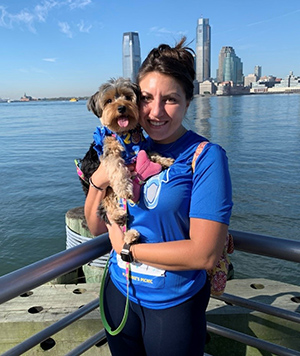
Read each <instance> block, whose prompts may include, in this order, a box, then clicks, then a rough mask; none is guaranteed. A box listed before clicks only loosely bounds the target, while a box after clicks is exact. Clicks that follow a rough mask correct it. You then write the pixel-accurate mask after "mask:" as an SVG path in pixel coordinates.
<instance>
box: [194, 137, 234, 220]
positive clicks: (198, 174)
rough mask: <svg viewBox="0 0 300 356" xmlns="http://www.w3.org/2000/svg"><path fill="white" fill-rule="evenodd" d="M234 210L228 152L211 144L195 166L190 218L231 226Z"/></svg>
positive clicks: (206, 147) (204, 150)
mask: <svg viewBox="0 0 300 356" xmlns="http://www.w3.org/2000/svg"><path fill="white" fill-rule="evenodd" d="M232 206H233V203H232V187H231V179H230V174H229V168H228V159H227V156H226V152H225V151H224V149H223V148H222V147H220V146H219V145H216V144H212V143H208V144H207V145H206V146H205V147H204V149H203V151H202V153H201V154H200V155H199V157H198V158H197V161H196V165H195V172H194V174H193V188H192V196H191V205H190V217H191V218H200V219H207V220H213V221H217V222H220V223H224V224H227V225H229V221H230V216H231V210H232Z"/></svg>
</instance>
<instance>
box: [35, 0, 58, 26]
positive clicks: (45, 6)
mask: <svg viewBox="0 0 300 356" xmlns="http://www.w3.org/2000/svg"><path fill="white" fill-rule="evenodd" d="M58 5H59V3H58V2H57V1H44V2H43V3H41V4H39V5H36V6H35V8H34V14H35V16H36V18H37V20H38V21H39V22H45V21H46V18H47V16H48V12H49V11H50V10H51V9H52V8H54V7H57V6H58Z"/></svg>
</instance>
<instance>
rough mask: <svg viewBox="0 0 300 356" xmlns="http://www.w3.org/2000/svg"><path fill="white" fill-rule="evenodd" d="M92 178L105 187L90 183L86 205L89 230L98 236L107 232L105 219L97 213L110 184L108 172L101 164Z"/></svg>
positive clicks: (94, 182)
mask: <svg viewBox="0 0 300 356" xmlns="http://www.w3.org/2000/svg"><path fill="white" fill-rule="evenodd" d="M91 179H92V182H93V184H94V185H95V186H97V187H100V188H101V189H103V190H98V189H96V188H95V187H93V186H92V185H90V187H89V191H88V194H87V197H86V200H85V205H84V214H85V218H86V222H87V225H88V227H89V230H90V232H91V233H92V234H93V235H94V236H97V235H100V234H103V233H104V232H107V228H106V225H105V223H104V221H103V220H101V219H100V217H99V216H98V214H97V211H98V207H99V204H100V203H101V201H102V199H103V198H104V197H105V194H106V188H107V187H108V185H109V181H108V177H107V174H106V172H105V169H104V168H103V166H102V165H101V164H100V166H99V167H98V168H97V170H96V171H95V172H94V173H93V175H92V177H91Z"/></svg>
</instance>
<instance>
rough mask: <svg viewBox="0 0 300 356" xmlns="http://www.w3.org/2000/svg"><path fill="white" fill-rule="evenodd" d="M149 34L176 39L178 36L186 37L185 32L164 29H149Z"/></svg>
mask: <svg viewBox="0 0 300 356" xmlns="http://www.w3.org/2000/svg"><path fill="white" fill-rule="evenodd" d="M150 32H151V33H154V34H155V35H156V36H162V35H171V36H175V37H177V36H178V35H180V36H182V35H186V33H187V32H186V31H170V30H168V29H166V28H165V27H156V26H154V27H151V28H150Z"/></svg>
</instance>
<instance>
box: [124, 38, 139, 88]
mask: <svg viewBox="0 0 300 356" xmlns="http://www.w3.org/2000/svg"><path fill="white" fill-rule="evenodd" d="M122 48H123V57H122V59H123V77H125V78H130V79H131V80H132V81H133V82H135V81H136V77H137V74H138V71H139V68H140V66H141V48H140V40H139V34H138V33H137V32H125V33H123V46H122Z"/></svg>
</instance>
